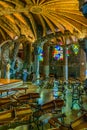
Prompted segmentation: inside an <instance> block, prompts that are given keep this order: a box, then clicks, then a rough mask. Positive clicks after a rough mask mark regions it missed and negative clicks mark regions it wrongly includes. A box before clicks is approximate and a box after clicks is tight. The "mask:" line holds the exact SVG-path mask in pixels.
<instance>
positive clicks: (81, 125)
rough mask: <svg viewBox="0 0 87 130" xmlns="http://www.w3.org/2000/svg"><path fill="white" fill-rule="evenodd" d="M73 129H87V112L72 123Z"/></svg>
mask: <svg viewBox="0 0 87 130" xmlns="http://www.w3.org/2000/svg"><path fill="white" fill-rule="evenodd" d="M71 128H72V130H83V129H84V130H85V128H86V129H87V113H85V114H83V115H82V116H80V117H79V118H77V119H76V120H75V121H73V122H72V123H71Z"/></svg>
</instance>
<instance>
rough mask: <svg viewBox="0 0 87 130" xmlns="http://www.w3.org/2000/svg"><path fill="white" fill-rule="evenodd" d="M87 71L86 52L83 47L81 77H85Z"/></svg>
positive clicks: (81, 51) (81, 52)
mask: <svg viewBox="0 0 87 130" xmlns="http://www.w3.org/2000/svg"><path fill="white" fill-rule="evenodd" d="M85 72H86V53H85V52H84V50H83V49H81V50H80V78H81V79H85Z"/></svg>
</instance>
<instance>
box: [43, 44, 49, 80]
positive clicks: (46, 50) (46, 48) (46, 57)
mask: <svg viewBox="0 0 87 130" xmlns="http://www.w3.org/2000/svg"><path fill="white" fill-rule="evenodd" d="M43 50H44V59H43V65H44V70H43V72H44V76H45V78H48V77H49V46H48V44H47V43H45V44H44V46H43Z"/></svg>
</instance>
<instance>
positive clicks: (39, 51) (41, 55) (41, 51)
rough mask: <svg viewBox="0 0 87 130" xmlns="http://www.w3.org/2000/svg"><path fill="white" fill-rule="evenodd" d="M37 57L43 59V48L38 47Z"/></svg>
mask: <svg viewBox="0 0 87 130" xmlns="http://www.w3.org/2000/svg"><path fill="white" fill-rule="evenodd" d="M38 58H39V61H43V49H42V48H41V47H38Z"/></svg>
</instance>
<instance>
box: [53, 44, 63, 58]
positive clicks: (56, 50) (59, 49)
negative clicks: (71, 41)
mask: <svg viewBox="0 0 87 130" xmlns="http://www.w3.org/2000/svg"><path fill="white" fill-rule="evenodd" d="M53 57H54V59H55V60H63V48H62V47H61V46H59V45H56V46H55V48H54V51H53Z"/></svg>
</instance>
